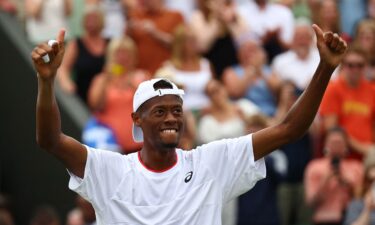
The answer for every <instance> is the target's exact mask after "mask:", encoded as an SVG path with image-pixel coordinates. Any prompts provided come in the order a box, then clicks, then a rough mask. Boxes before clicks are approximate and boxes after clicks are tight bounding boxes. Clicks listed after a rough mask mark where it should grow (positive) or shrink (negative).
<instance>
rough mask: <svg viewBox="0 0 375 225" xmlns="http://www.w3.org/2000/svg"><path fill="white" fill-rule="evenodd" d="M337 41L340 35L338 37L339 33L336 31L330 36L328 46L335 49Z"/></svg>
mask: <svg viewBox="0 0 375 225" xmlns="http://www.w3.org/2000/svg"><path fill="white" fill-rule="evenodd" d="M339 42H340V37H339V35H338V34H337V33H334V34H333V38H332V41H331V43H330V45H329V46H330V48H331V49H336V48H337V46H338V44H339Z"/></svg>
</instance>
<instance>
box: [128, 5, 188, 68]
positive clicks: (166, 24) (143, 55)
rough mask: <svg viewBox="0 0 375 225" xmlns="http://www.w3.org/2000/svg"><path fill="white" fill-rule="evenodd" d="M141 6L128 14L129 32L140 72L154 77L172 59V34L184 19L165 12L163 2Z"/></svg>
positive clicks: (177, 14) (167, 11)
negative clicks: (135, 48)
mask: <svg viewBox="0 0 375 225" xmlns="http://www.w3.org/2000/svg"><path fill="white" fill-rule="evenodd" d="M142 3H143V4H142V5H141V6H142V7H141V8H135V9H134V10H131V11H130V12H129V23H128V28H127V32H128V34H129V35H130V36H131V37H132V38H133V40H134V41H135V43H136V46H137V49H138V52H139V54H138V59H139V68H141V69H144V70H146V71H148V72H149V73H151V74H154V73H155V71H156V70H157V69H158V68H159V67H160V66H161V64H162V63H163V62H164V61H166V60H168V59H169V58H170V56H171V51H170V47H171V43H172V33H173V32H174V30H175V29H176V28H177V27H178V25H180V24H183V23H184V19H183V17H182V15H181V14H180V13H179V12H176V11H171V10H168V9H166V8H165V7H164V4H163V1H162V0H147V1H142Z"/></svg>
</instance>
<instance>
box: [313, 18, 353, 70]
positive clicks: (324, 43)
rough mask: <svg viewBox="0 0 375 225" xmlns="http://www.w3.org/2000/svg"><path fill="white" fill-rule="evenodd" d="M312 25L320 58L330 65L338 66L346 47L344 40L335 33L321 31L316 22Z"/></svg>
mask: <svg viewBox="0 0 375 225" xmlns="http://www.w3.org/2000/svg"><path fill="white" fill-rule="evenodd" d="M312 27H313V29H314V31H315V35H316V39H317V46H318V49H319V55H320V59H321V60H322V61H324V62H325V63H327V64H328V65H330V66H332V67H336V66H338V65H339V64H340V63H341V60H342V58H343V57H344V55H345V52H346V49H347V48H348V46H347V44H346V42H345V41H344V40H343V39H342V38H340V36H339V35H338V34H337V33H332V32H323V31H322V29H320V27H319V26H318V25H316V24H314V25H313V26H312Z"/></svg>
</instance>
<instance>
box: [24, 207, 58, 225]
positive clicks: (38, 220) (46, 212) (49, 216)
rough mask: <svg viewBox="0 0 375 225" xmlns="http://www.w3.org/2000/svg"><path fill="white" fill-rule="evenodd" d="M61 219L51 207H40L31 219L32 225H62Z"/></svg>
mask: <svg viewBox="0 0 375 225" xmlns="http://www.w3.org/2000/svg"><path fill="white" fill-rule="evenodd" d="M60 224H61V222H60V218H59V216H58V214H57V212H56V210H55V209H54V208H53V207H51V206H49V205H43V206H39V207H38V208H37V209H36V211H35V212H34V215H33V216H32V218H31V221H30V225H60Z"/></svg>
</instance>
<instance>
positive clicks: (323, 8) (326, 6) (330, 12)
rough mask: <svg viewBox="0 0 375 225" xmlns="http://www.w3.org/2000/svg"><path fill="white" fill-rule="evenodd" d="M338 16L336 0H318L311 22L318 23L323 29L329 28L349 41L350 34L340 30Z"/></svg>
mask: <svg viewBox="0 0 375 225" xmlns="http://www.w3.org/2000/svg"><path fill="white" fill-rule="evenodd" d="M340 17H341V16H340V11H339V8H338V5H337V1H336V0H325V1H319V3H318V7H317V12H316V14H315V16H314V17H313V22H314V23H315V24H318V25H319V26H320V27H321V28H322V29H323V30H324V31H327V30H331V31H332V32H335V33H338V34H340V36H342V37H343V38H344V39H345V40H348V41H349V40H350V36H349V35H348V34H346V33H342V31H341V26H340Z"/></svg>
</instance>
